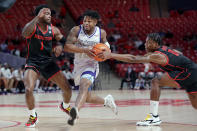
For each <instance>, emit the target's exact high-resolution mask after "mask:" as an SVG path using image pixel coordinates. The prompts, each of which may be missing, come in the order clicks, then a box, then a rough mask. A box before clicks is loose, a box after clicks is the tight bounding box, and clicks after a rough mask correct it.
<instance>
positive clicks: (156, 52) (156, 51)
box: [155, 51, 169, 66]
mask: <svg viewBox="0 0 197 131" xmlns="http://www.w3.org/2000/svg"><path fill="white" fill-rule="evenodd" d="M155 52H156V53H159V54H162V55H164V56H165V58H166V60H167V61H166V63H165V64H164V65H162V66H166V65H168V63H169V58H168V56H167V55H166V54H164V53H162V52H161V51H155Z"/></svg>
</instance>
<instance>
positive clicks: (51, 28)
mask: <svg viewBox="0 0 197 131" xmlns="http://www.w3.org/2000/svg"><path fill="white" fill-rule="evenodd" d="M51 30H52V33H53V38H54V30H53V25H52V24H51Z"/></svg>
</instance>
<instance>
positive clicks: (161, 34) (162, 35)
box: [158, 30, 166, 38]
mask: <svg viewBox="0 0 197 131" xmlns="http://www.w3.org/2000/svg"><path fill="white" fill-rule="evenodd" d="M158 34H159V35H160V37H161V38H164V37H165V36H166V33H165V32H164V31H162V30H160V31H159V32H158Z"/></svg>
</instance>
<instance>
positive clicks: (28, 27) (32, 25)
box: [22, 8, 48, 38]
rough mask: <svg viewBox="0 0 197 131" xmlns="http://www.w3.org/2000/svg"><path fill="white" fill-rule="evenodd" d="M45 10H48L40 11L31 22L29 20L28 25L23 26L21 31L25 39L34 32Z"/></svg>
mask: <svg viewBox="0 0 197 131" xmlns="http://www.w3.org/2000/svg"><path fill="white" fill-rule="evenodd" d="M46 10H48V8H43V9H41V10H40V12H39V13H38V15H37V16H36V17H34V19H33V20H31V21H30V22H29V23H27V24H26V25H25V27H24V28H23V30H22V36H23V37H25V38H27V37H29V36H31V34H32V33H33V32H34V31H35V26H36V24H37V23H38V21H39V19H40V18H42V17H44V13H45V11H46Z"/></svg>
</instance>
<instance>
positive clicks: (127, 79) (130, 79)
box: [119, 66, 136, 90]
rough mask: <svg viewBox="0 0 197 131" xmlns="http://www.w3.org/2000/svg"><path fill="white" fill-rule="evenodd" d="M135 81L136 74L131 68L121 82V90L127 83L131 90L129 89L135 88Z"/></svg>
mask: <svg viewBox="0 0 197 131" xmlns="http://www.w3.org/2000/svg"><path fill="white" fill-rule="evenodd" d="M135 80H136V72H135V71H134V70H133V69H132V68H131V67H130V66H129V67H128V69H127V72H126V73H125V76H124V78H123V79H122V81H121V85H120V88H119V90H122V89H123V85H124V83H125V82H126V83H127V86H128V88H129V89H130V88H131V87H129V86H130V85H132V88H134V86H135Z"/></svg>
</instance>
